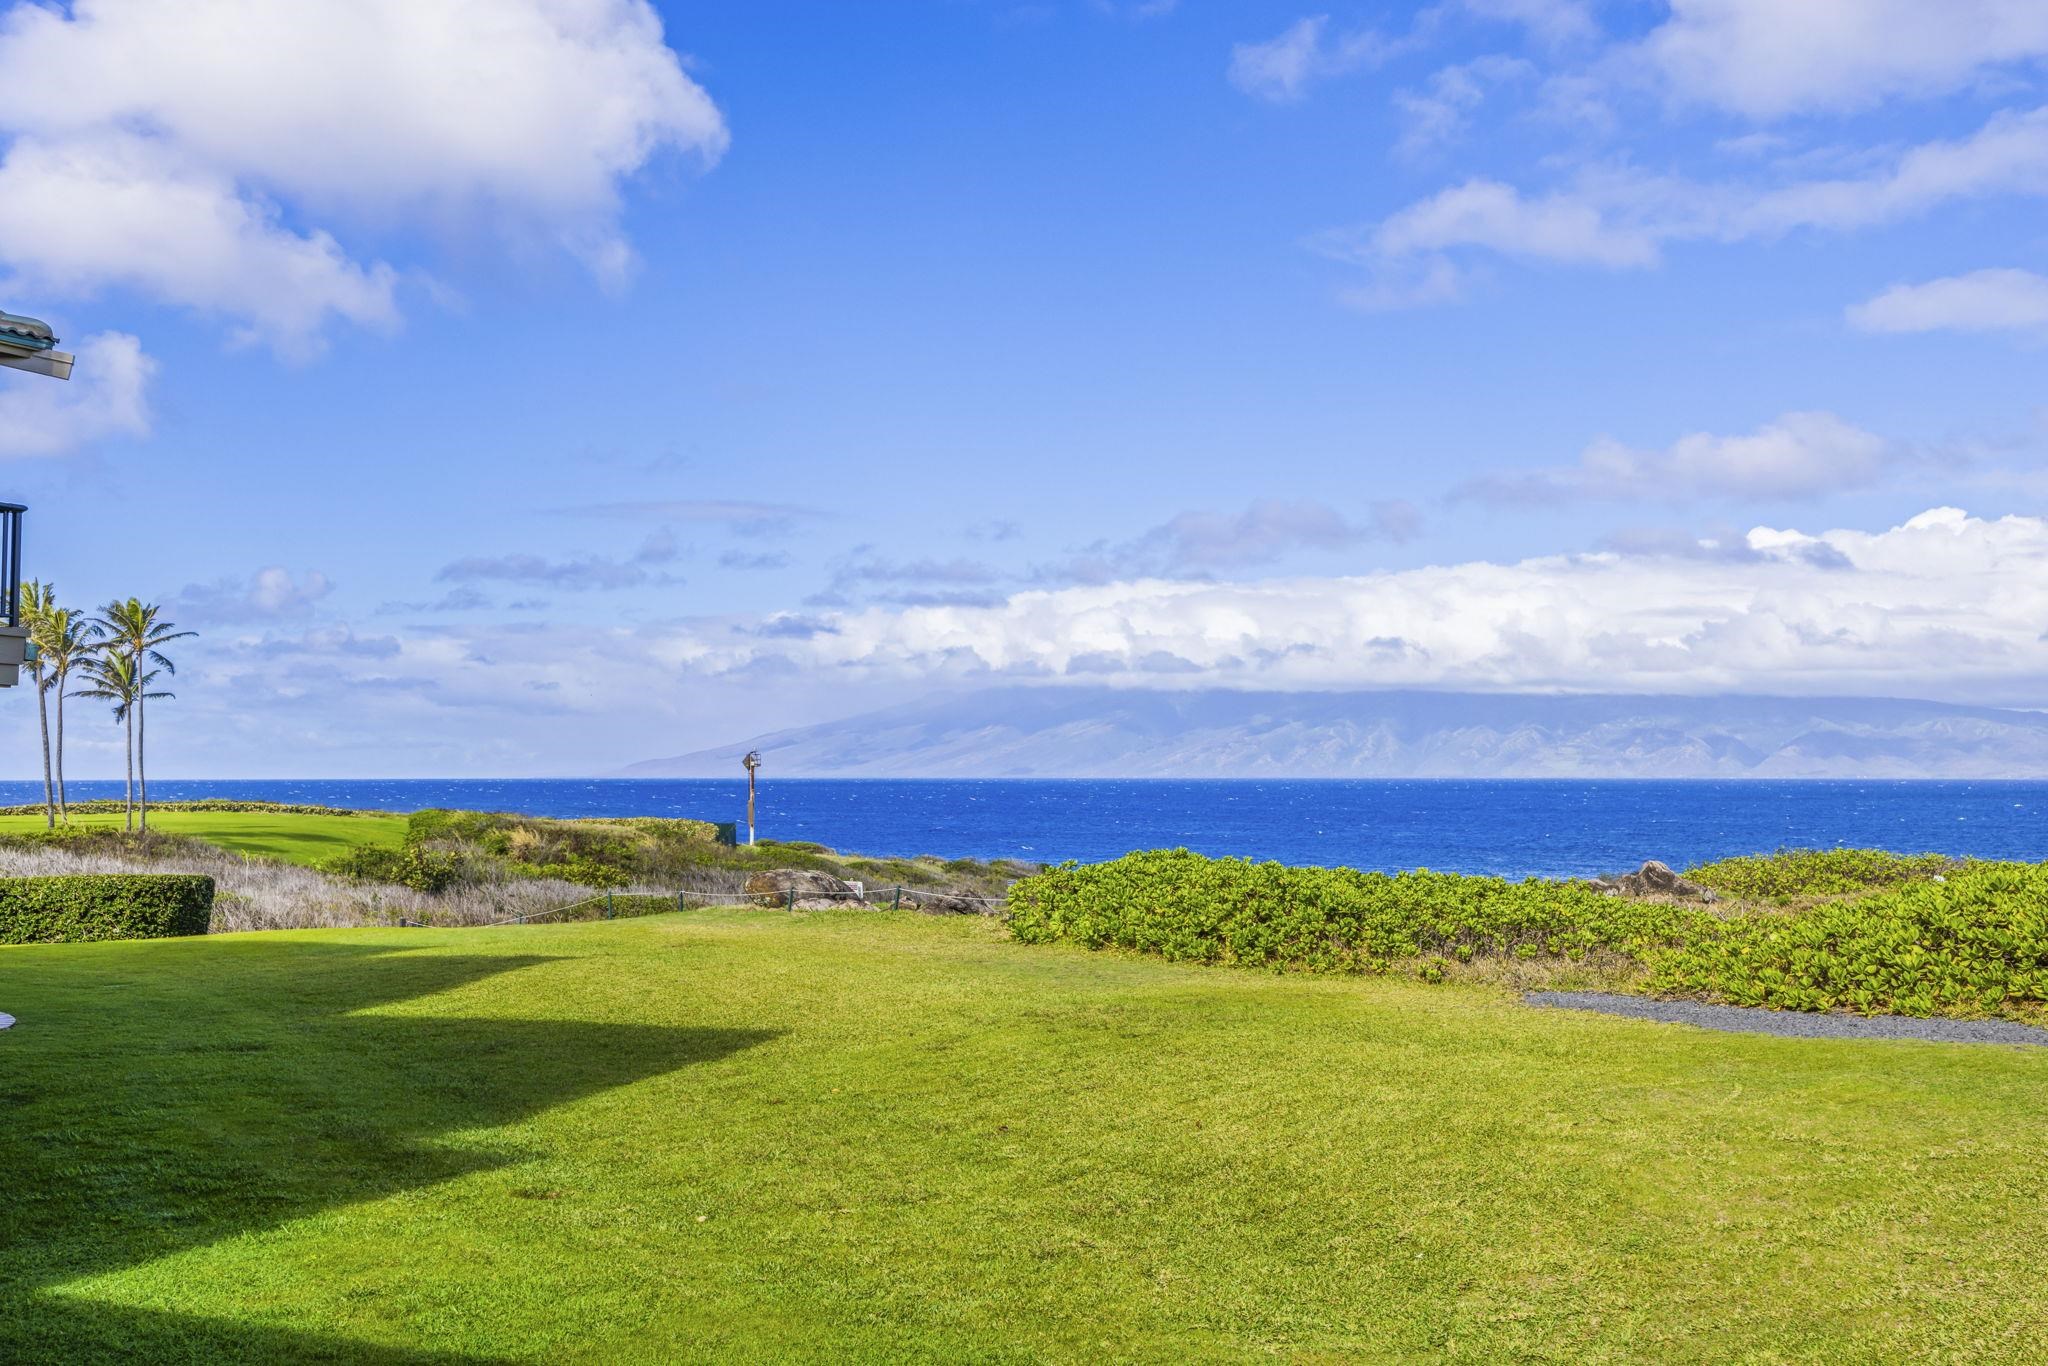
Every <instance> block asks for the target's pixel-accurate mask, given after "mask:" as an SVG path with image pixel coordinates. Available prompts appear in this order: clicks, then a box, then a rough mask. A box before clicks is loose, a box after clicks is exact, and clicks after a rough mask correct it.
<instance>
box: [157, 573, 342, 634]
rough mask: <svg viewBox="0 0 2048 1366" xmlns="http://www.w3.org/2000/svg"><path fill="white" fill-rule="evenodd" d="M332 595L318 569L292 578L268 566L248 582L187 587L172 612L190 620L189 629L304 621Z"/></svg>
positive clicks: (239, 580)
mask: <svg viewBox="0 0 2048 1366" xmlns="http://www.w3.org/2000/svg"><path fill="white" fill-rule="evenodd" d="M333 591H334V584H333V582H332V581H331V580H329V579H328V577H327V576H326V575H325V574H323V573H321V572H320V571H319V570H317V569H310V570H307V571H306V572H305V573H303V574H294V573H292V571H291V570H289V569H286V568H285V567H284V566H283V565H269V566H266V567H265V568H262V569H259V570H257V571H256V572H255V573H254V574H251V575H249V576H248V577H247V578H232V577H231V578H224V579H218V580H215V581H214V582H213V583H194V584H187V585H186V586H185V589H184V591H183V592H181V593H179V594H178V597H177V599H176V601H175V602H174V603H173V604H172V608H173V611H174V613H175V614H179V615H189V616H190V617H191V618H192V620H191V621H188V622H186V625H188V626H189V625H192V624H194V623H195V622H231V621H259V620H267V619H277V618H290V617H303V616H307V615H310V614H311V612H312V611H313V608H314V606H315V605H316V604H317V603H319V602H320V601H321V600H322V599H323V598H325V597H326V596H327V595H328V594H329V593H332V592H333Z"/></svg>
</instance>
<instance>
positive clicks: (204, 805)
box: [0, 797, 385, 816]
mask: <svg viewBox="0 0 2048 1366" xmlns="http://www.w3.org/2000/svg"><path fill="white" fill-rule="evenodd" d="M64 809H65V810H66V811H67V812H69V813H70V814H72V815H74V816H106V815H115V816H118V815H120V814H121V813H122V812H124V811H126V810H127V809H128V804H127V803H126V802H119V801H113V800H110V799H108V798H105V797H95V798H93V799H92V800H90V801H82V802H70V803H67V804H66V806H65V808H64ZM149 809H150V810H151V811H152V812H163V811H241V812H268V813H272V814H278V815H288V816H381V815H384V814H385V813H384V812H381V811H361V810H357V809H356V808H354V807H348V806H306V805H302V804H300V803H296V802H249V801H240V800H237V799H234V798H229V797H200V798H197V799H195V800H193V801H188V802H151V803H150V804H149ZM43 810H44V808H43V804H42V803H41V802H33V803H28V804H25V805H20V806H0V816H40V815H42V814H43Z"/></svg>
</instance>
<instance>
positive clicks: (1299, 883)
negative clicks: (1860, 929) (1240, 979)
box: [1008, 849, 1712, 976]
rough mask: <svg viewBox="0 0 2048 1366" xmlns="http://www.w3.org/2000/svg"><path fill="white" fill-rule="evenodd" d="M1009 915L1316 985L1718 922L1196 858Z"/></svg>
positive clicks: (1067, 939)
mask: <svg viewBox="0 0 2048 1366" xmlns="http://www.w3.org/2000/svg"><path fill="white" fill-rule="evenodd" d="M1008 906H1009V915H1010V930H1011V933H1012V934H1014V935H1015V936H1016V937H1017V938H1018V939H1021V940H1023V941H1025V942H1026V943H1049V942H1064V943H1073V944H1081V945H1085V946H1088V947H1090V948H1102V947H1110V946H1114V947H1117V948H1124V949H1136V950H1140V951H1143V952H1149V953H1157V954H1161V955H1162V956H1164V957H1167V958H1171V959H1176V960H1180V961H1186V962H1197V963H1235V964H1245V965H1250V966H1257V967H1270V968H1288V969H1299V970H1305V971H1314V972H1370V971H1383V970H1386V969H1388V968H1391V967H1394V966H1396V965H1399V964H1402V963H1403V962H1413V960H1417V959H1423V958H1429V957H1436V956H1447V957H1449V958H1452V959H1456V960H1458V961H1460V962H1469V961H1471V960H1472V959H1473V958H1474V957H1475V956H1478V955H1488V956H1513V957H1516V958H1519V959H1523V960H1527V959H1531V958H1538V957H1545V956H1551V957H1562V958H1567V959H1577V958H1580V957H1582V956H1584V955H1586V954H1588V953H1591V952H1593V951H1595V950H1601V949H1606V950H1613V951H1616V952H1619V953H1624V954H1629V955H1632V956H1640V955H1641V953H1643V952H1644V951H1646V950H1647V949H1648V948H1650V947H1652V946H1655V945H1660V944H1668V943H1675V942H1678V941H1679V940H1681V939H1683V938H1684V937H1685V936H1686V935H1688V934H1691V933H1693V932H1694V931H1695V930H1696V929H1697V928H1698V926H1699V925H1700V924H1702V923H1703V922H1708V921H1711V919H1712V917H1711V915H1709V914H1708V913H1707V912H1704V911H1701V910H1696V909H1693V908H1691V907H1686V906H1678V905H1672V904H1668V903H1652V902H1645V901H1632V900H1629V899H1626V898H1622V897H1613V896H1606V895H1603V894H1601V893H1600V892H1599V891H1597V890H1595V889H1594V888H1593V887H1591V886H1589V885H1588V884H1586V883H1583V882H1544V881H1538V880H1535V879H1531V880H1529V881H1527V882H1508V881H1506V880H1505V879H1502V878H1492V877H1464V876H1460V875H1458V874H1454V873H1432V872H1428V871H1426V870H1425V871H1419V872H1413V873H1400V874H1393V875H1389V874H1385V873H1362V872H1358V871H1356V870H1354V869H1350V868H1290V867H1286V866H1284V865H1282V864H1278V863H1253V862H1251V861H1250V860H1247V859H1237V858H1206V857H1204V856H1202V855H1200V854H1194V853H1190V852H1189V851H1187V850H1185V849H1175V850H1171V851H1163V852H1155V853H1137V854H1127V855H1125V856H1124V857H1123V858H1120V859H1116V860H1114V861H1112V862H1109V863H1098V864H1090V865H1086V866H1081V865H1075V864H1062V865H1060V866H1059V867H1056V868H1051V869H1047V870H1046V871H1044V872H1041V873H1038V874H1037V875H1035V876H1032V877H1028V878H1025V879H1024V880H1023V881H1021V882H1018V883H1017V884H1016V885H1014V886H1013V887H1011V889H1010V893H1009V900H1008ZM1442 971H1443V969H1442V968H1441V967H1440V966H1439V967H1438V968H1437V969H1436V974H1437V975H1438V976H1440V975H1441V973H1442Z"/></svg>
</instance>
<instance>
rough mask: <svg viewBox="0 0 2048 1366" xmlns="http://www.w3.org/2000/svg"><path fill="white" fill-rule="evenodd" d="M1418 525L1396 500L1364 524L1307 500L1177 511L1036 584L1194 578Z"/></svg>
mask: <svg viewBox="0 0 2048 1366" xmlns="http://www.w3.org/2000/svg"><path fill="white" fill-rule="evenodd" d="M1421 524H1422V515H1421V513H1419V512H1418V511H1417V510H1416V508H1415V506H1414V504H1412V503H1409V502H1406V501H1404V500H1402V499H1398V498H1395V499H1386V500H1383V501H1380V502H1376V503H1374V504H1373V505H1372V506H1371V507H1369V508H1368V509H1367V510H1366V516H1365V518H1364V519H1363V520H1353V519H1352V518H1350V517H1347V516H1346V515H1345V514H1344V513H1342V512H1340V511H1338V510H1337V509H1336V508H1333V507H1331V506H1330V505H1329V504H1327V503H1320V502H1317V501H1315V500H1314V499H1311V498H1296V499H1286V498H1261V499H1259V500H1258V501H1257V502H1255V503H1252V504H1251V505H1250V506H1248V507H1246V508H1245V509H1244V510H1243V511H1241V512H1235V513H1219V512H1205V511H1192V512H1183V513H1180V514H1178V515H1177V516H1174V517H1171V518H1169V519H1168V520H1167V521H1165V522H1162V523H1161V524H1160V525H1158V526H1156V527H1153V528H1152V529H1151V530H1149V531H1147V532H1145V533H1144V534H1143V535H1140V536H1137V537H1135V538H1133V539H1131V540H1128V541H1123V542H1119V543H1111V542H1108V541H1102V542H1098V543H1097V544H1095V545H1092V546H1088V547H1086V548H1085V549H1083V550H1082V551H1081V552H1080V553H1079V554H1078V555H1076V556H1075V557H1074V558H1072V559H1071V560H1068V561H1066V562H1064V563H1062V564H1058V565H1051V566H1045V567H1042V568H1041V569H1040V570H1039V571H1038V574H1037V578H1038V579H1039V580H1040V581H1052V582H1072V581H1079V582H1083V583H1107V582H1111V581H1113V580H1117V579H1129V578H1136V577H1141V576H1155V577H1161V578H1187V577H1198V578H1199V577H1206V576H1208V575H1211V574H1216V573H1221V572H1225V571H1229V570H1241V569H1247V568H1251V567H1253V566H1256V565H1265V564H1272V563H1274V562H1275V561H1277V560H1282V559H1285V558H1286V557H1288V556H1290V555H1295V554H1299V553H1301V552H1303V551H1334V550H1349V549H1352V548H1354V547H1356V546H1360V545H1363V544H1365V543H1367V542H1369V541H1405V540H1408V539H1410V538H1411V537H1413V536H1414V535H1415V534H1416V532H1417V531H1418V530H1420V529H1421Z"/></svg>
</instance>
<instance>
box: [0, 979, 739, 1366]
mask: <svg viewBox="0 0 2048 1366" xmlns="http://www.w3.org/2000/svg"><path fill="white" fill-rule="evenodd" d="M217 942H218V941H216V944H217ZM220 947H225V946H220ZM220 947H215V946H206V948H208V949H211V950H212V951H204V950H203V949H202V948H201V943H200V942H188V943H185V944H169V943H167V944H161V945H147V946H144V945H122V946H118V947H117V946H113V945H107V946H93V948H94V949H95V950H98V949H106V950H111V951H112V952H111V953H109V954H108V955H107V956H106V957H105V958H104V959H102V960H100V961H99V962H94V961H93V960H92V959H91V958H87V957H81V956H79V955H76V954H74V955H72V956H70V957H67V958H65V959H63V960H61V961H59V960H47V961H49V962H50V964H51V970H50V971H49V972H47V973H39V974H30V973H26V972H21V971H11V972H8V973H7V974H6V978H5V980H6V993H7V997H8V1000H9V1003H10V1008H11V1009H13V1010H14V1013H16V1014H19V1015H20V1016H21V1017H22V1018H23V1020H24V1021H25V1022H26V1023H25V1025H24V1026H21V1027H17V1028H16V1029H15V1030H11V1031H9V1032H8V1034H6V1035H0V1179H4V1180H5V1182H6V1186H7V1190H6V1195H5V1198H4V1199H0V1360H10V1361H11V1360H23V1361H65V1362H71V1361H93V1360H134V1361H151V1362H158V1361H222V1360H245V1361H257V1360H260V1361H368V1362H394V1363H398V1362H423V1363H424V1362H444V1361H458V1360H463V1359H464V1358H462V1357H460V1356H459V1355H444V1354H436V1353H432V1352H409V1351H405V1350H398V1351H393V1350H388V1349H383V1348H378V1347H375V1346H372V1345H370V1344H367V1343H362V1342H357V1341H352V1340H350V1339H347V1338H345V1337H338V1336H334V1335H331V1334H323V1333H320V1332H317V1331H306V1330H305V1329H304V1328H303V1327H301V1326H298V1325H294V1324H289V1323H287V1322H285V1321H283V1320H282V1319H281V1318H279V1317H277V1316H278V1315H280V1314H282V1313H283V1311H282V1310H276V1311H272V1312H271V1313H270V1314H265V1313H263V1312H262V1311H260V1310H254V1309H253V1307H252V1310H253V1312H252V1314H251V1317H250V1320H249V1321H246V1322H245V1321H241V1320H220V1319H206V1318H200V1317H195V1316H192V1315H187V1314H180V1313H175V1312H157V1311H154V1310H143V1309H135V1308H129V1307H125V1306H114V1305H106V1304H101V1303H98V1302H95V1301H92V1300H91V1299H89V1298H86V1297H82V1296H79V1295H77V1294H66V1293H61V1292H58V1293H48V1292H52V1291H55V1290H56V1289H57V1287H61V1286H63V1285H65V1284H66V1283H68V1282H72V1281H75V1280H77V1279H79V1278H81V1277H87V1276H93V1275H98V1274H103V1273H107V1272H111V1271H116V1270H120V1269H122V1268H128V1267H135V1266H138V1265H142V1264H145V1263H148V1262H152V1261H155V1260H156V1259H159V1258H162V1257H166V1256H170V1255H173V1254H176V1253H180V1252H184V1251H188V1250H190V1249H193V1248H196V1247H200V1246H203V1245H205V1244H207V1243H211V1242H215V1241H218V1240H220V1239H223V1238H228V1237H233V1236H236V1235H241V1234H247V1233H252V1232H258V1231H262V1230H266V1229H271V1228H275V1227H277V1226H279V1225H281V1224H284V1223H286V1222H289V1221H291V1220H295V1219H300V1218H303V1217H305V1216H307V1215H310V1214H314V1213H317V1212H319V1211H321V1210H326V1209H331V1208H335V1207H338V1206H343V1205H350V1204H357V1203H361V1202H364V1201H370V1200H376V1199H379V1198H381V1197H384V1196H388V1195H392V1194H394V1193H397V1192H401V1191H406V1190H412V1189H418V1188H421V1187H425V1186H430V1185H433V1184H435V1183H437V1182H442V1181H447V1180H450V1179H452V1178H455V1177H460V1176H465V1175H469V1174H472V1173H475V1172H479V1171H486V1170H490V1169H493V1168H497V1167H502V1166H506V1165H509V1164H511V1163H515V1162H517V1161H519V1160H521V1157H520V1155H519V1154H517V1153H507V1152H505V1151H504V1150H502V1149H500V1150H497V1151H485V1150H481V1149H479V1148H476V1147H467V1146H457V1145H454V1144H450V1143H447V1142H445V1141H436V1140H437V1139H439V1138H440V1136H442V1135H446V1134H450V1133H455V1132H460V1131H465V1130H479V1129H489V1128H494V1127H498V1126H502V1125H507V1124H512V1123H516V1122H519V1121H521V1120H523V1119H526V1118H529V1117H531V1116H533V1115H536V1114H539V1113H541V1112H542V1111H545V1110H547V1109H550V1108H551V1107H554V1106H557V1105H561V1104H565V1103H568V1102H571V1101H575V1100H578V1099H581V1098H583V1097H586V1096H590V1095H593V1094H596V1093H598V1092H602V1091H605V1090H609V1089H611V1088H613V1087H618V1086H623V1085H626V1084H628V1083H631V1082H635V1081H639V1080H642V1079H645V1078H648V1077H652V1076H657V1075H660V1074H662V1073H666V1072H670V1071H674V1070H676V1069H678V1068H681V1067H686V1066H688V1065H690V1064H692V1063H699V1062H709V1061H714V1060H716V1059H719V1058H722V1057H726V1056H728V1055H729V1054H732V1053H734V1052H737V1051H739V1050H741V1049H744V1048H747V1047H750V1046H752V1045H753V1044H756V1043H759V1042H762V1041H764V1040H766V1039H768V1038H770V1037H772V1033H771V1032H769V1031H762V1030H734V1029H685V1028H666V1027H656V1026H646V1025H612V1024H592V1023H583V1022H576V1021H534V1020H503V1019H478V1018H460V1017H456V1018H450V1017H439V1016H426V1017H416V1016H407V1015H361V1014H355V1013H353V1012H358V1011H362V1010H364V1009H366V1008H369V1007H373V1006H378V1005H388V1004H393V1003H396V1002H400V1001H407V1000H411V999H414V998H418V997H422V996H430V995H434V994H436V993H439V992H444V991H449V990H453V989H455V988H459V987H463V986H467V985H470V984H473V983H476V982H479V981H482V980H484V979H486V978H490V977H493V976H496V975H498V974H502V973H505V972H510V971H513V970H515V969H519V968H524V967H529V966H532V965H535V964H538V963H544V962H547V961H549V959H548V958H546V957H542V956H534V955H525V956H469V955H455V954H437V953H405V954H397V953H392V952H390V951H388V950H386V949H382V948H374V947H369V946H357V945H346V944H339V945H338V944H305V943H302V942H301V943H295V942H290V941H273V942H271V943H242V944H236V945H234V946H232V948H230V949H229V951H226V952H222V951H220ZM195 950H197V951H195ZM117 954H118V957H116V956H115V955H117ZM25 961H26V960H23V959H20V958H16V959H14V960H13V961H12V962H10V961H7V960H6V959H5V958H0V968H8V969H11V968H14V967H16V966H17V964H22V963H24V962H25Z"/></svg>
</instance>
